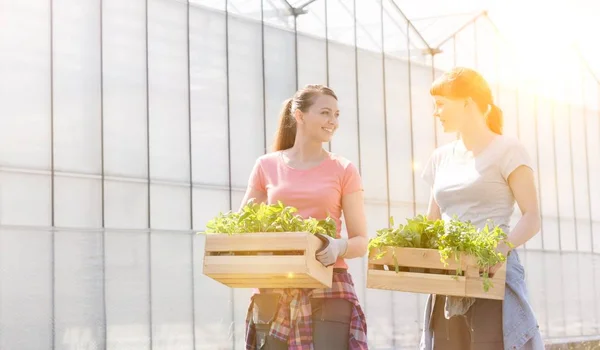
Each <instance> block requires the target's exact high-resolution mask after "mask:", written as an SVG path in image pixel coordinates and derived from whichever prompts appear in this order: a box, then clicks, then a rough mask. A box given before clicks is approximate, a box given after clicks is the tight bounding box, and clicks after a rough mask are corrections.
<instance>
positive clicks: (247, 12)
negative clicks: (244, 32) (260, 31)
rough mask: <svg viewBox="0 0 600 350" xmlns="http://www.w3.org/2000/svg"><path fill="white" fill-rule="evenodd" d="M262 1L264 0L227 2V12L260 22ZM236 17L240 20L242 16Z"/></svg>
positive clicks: (233, 0)
mask: <svg viewBox="0 0 600 350" xmlns="http://www.w3.org/2000/svg"><path fill="white" fill-rule="evenodd" d="M262 1H263V0H227V2H226V3H227V11H229V13H231V14H235V15H241V16H243V17H248V18H251V19H253V20H257V21H260V19H261V16H262V11H261V8H262ZM236 17H238V18H239V17H240V16H236ZM252 22H254V21H252Z"/></svg>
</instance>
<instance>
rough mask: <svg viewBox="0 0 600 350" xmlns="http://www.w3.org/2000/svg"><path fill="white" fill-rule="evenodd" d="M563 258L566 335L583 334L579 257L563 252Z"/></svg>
mask: <svg viewBox="0 0 600 350" xmlns="http://www.w3.org/2000/svg"><path fill="white" fill-rule="evenodd" d="M560 260H561V263H562V264H561V274H562V277H563V286H568V287H566V288H564V289H563V293H564V294H563V301H562V304H563V307H564V309H565V317H564V320H563V321H564V323H565V335H566V336H568V337H573V336H579V335H581V334H582V329H581V326H582V323H583V319H582V318H581V308H582V304H581V282H580V281H579V280H580V273H581V270H580V269H579V257H578V255H577V254H563V255H561V257H560Z"/></svg>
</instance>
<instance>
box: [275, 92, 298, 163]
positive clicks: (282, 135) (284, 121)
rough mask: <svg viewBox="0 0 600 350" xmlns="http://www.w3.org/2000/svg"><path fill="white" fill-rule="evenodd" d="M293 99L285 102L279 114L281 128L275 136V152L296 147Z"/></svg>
mask: <svg viewBox="0 0 600 350" xmlns="http://www.w3.org/2000/svg"><path fill="white" fill-rule="evenodd" d="M293 102H294V99H293V98H288V99H287V100H285V102H284V104H283V107H282V109H281V112H280V113H279V127H278V128H277V133H276V134H275V143H274V144H273V151H283V150H286V149H289V148H292V146H294V142H295V141H296V120H295V119H294V116H293V115H292V107H293Z"/></svg>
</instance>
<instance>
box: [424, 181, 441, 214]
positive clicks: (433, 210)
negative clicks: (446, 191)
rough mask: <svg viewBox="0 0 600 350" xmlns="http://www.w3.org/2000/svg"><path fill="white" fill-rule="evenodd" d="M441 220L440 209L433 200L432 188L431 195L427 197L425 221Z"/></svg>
mask: <svg viewBox="0 0 600 350" xmlns="http://www.w3.org/2000/svg"><path fill="white" fill-rule="evenodd" d="M441 218H442V214H441V212H440V207H439V206H438V204H437V202H436V201H435V198H433V188H432V189H431V195H429V207H428V208H427V219H429V220H438V219H441Z"/></svg>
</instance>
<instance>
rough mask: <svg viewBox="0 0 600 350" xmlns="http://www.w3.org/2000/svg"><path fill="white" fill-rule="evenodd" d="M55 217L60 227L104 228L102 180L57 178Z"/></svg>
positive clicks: (55, 179)
mask: <svg viewBox="0 0 600 350" xmlns="http://www.w3.org/2000/svg"><path fill="white" fill-rule="evenodd" d="M54 191H55V197H54V200H55V203H54V215H55V224H56V226H58V227H86V228H88V227H92V228H93V227H102V183H101V181H100V179H89V178H77V177H70V176H56V177H55V178H54Z"/></svg>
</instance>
